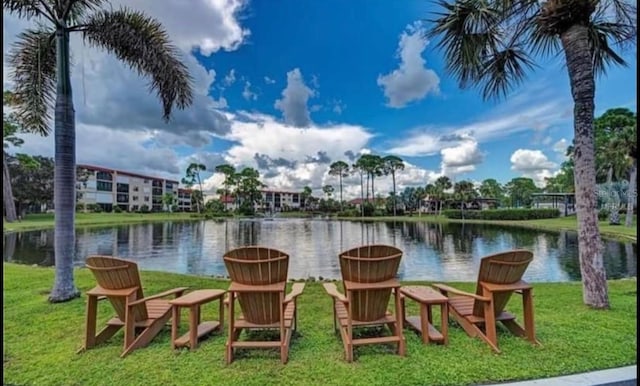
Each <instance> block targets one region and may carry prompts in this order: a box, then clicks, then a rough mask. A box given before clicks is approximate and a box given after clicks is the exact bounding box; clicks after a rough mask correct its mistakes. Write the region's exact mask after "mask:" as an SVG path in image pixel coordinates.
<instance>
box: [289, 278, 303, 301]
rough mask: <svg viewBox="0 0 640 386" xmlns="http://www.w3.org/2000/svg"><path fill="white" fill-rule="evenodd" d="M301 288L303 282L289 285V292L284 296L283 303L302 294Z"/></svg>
mask: <svg viewBox="0 0 640 386" xmlns="http://www.w3.org/2000/svg"><path fill="white" fill-rule="evenodd" d="M303 290H304V283H294V284H293V285H292V286H291V292H289V293H288V294H287V296H286V297H285V298H284V304H287V303H289V302H291V301H293V300H295V298H297V297H298V296H300V295H301V294H302V291H303Z"/></svg>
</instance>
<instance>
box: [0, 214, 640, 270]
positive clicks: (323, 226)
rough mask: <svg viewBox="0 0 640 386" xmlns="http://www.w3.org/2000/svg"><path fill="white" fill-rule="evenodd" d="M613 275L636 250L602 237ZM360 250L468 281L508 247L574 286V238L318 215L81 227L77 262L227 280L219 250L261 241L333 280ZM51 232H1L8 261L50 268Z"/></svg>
mask: <svg viewBox="0 0 640 386" xmlns="http://www.w3.org/2000/svg"><path fill="white" fill-rule="evenodd" d="M603 243H604V262H605V266H606V270H607V276H608V278H610V279H616V278H622V277H629V276H636V272H637V245H636V244H632V243H620V242H616V241H609V240H604V241H603ZM363 244H390V245H394V246H396V247H398V248H400V249H401V250H402V251H403V252H404V255H403V258H402V261H401V265H400V268H399V272H398V274H399V277H400V279H402V280H429V281H432V280H433V281H474V280H476V278H477V276H476V275H477V271H478V266H479V262H480V258H481V257H482V256H485V255H488V254H492V253H497V252H501V251H505V250H508V249H514V248H524V249H528V250H531V251H533V253H534V260H533V261H532V263H531V265H530V266H529V268H528V269H527V271H526V273H525V279H526V280H529V281H532V282H563V281H576V280H580V268H579V267H580V265H579V262H578V242H577V234H576V233H575V232H546V231H539V230H528V229H520V228H510V227H509V228H507V227H499V226H494V225H484V224H434V223H423V222H360V221H334V220H323V219H273V220H265V219H256V220H227V221H212V220H208V221H191V222H166V223H150V224H135V225H125V226H118V227H112V228H79V229H78V230H77V236H76V256H75V261H76V265H78V266H82V265H83V262H84V259H85V258H86V257H87V256H89V255H94V254H100V255H111V256H120V257H123V258H126V259H130V260H134V261H136V262H137V263H138V264H139V266H140V268H141V269H145V270H158V271H167V272H175V273H186V274H194V275H207V276H226V275H227V272H226V269H225V266H224V262H223V260H222V256H223V254H224V252H225V251H227V250H229V249H232V248H236V247H239V246H245V245H262V246H268V247H272V248H277V249H280V250H282V251H284V252H286V253H288V254H289V255H290V256H291V257H290V262H289V277H290V278H309V277H314V278H320V277H322V278H331V279H339V278H340V267H339V264H338V254H339V253H340V252H342V251H344V250H347V249H350V248H352V247H356V246H359V245H363ZM53 255H54V253H53V230H45V231H32V232H22V233H11V234H5V235H4V243H3V256H4V260H5V261H12V262H18V263H25V264H38V265H45V266H46V265H53V262H54V258H53Z"/></svg>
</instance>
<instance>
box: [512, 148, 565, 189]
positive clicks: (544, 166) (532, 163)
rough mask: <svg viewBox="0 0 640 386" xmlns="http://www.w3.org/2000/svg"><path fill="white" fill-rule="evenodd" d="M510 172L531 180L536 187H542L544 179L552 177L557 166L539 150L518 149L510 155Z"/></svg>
mask: <svg viewBox="0 0 640 386" xmlns="http://www.w3.org/2000/svg"><path fill="white" fill-rule="evenodd" d="M510 161H511V170H514V171H516V172H520V173H522V176H523V177H529V178H531V179H533V181H534V182H535V184H536V185H537V186H544V184H545V180H544V179H545V178H547V177H552V176H553V174H554V173H553V172H552V170H553V169H555V168H557V165H556V164H555V163H553V162H551V161H549V159H548V158H547V156H546V155H545V154H544V153H543V152H541V151H540V150H530V149H518V150H516V151H515V152H513V154H511V158H510Z"/></svg>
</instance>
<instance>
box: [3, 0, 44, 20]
mask: <svg viewBox="0 0 640 386" xmlns="http://www.w3.org/2000/svg"><path fill="white" fill-rule="evenodd" d="M2 7H3V9H4V11H7V12H9V13H11V14H13V15H16V16H18V17H20V18H27V19H30V18H32V17H37V16H44V15H45V13H46V9H44V8H43V5H42V3H41V2H40V1H38V0H2ZM48 16H49V17H53V15H48Z"/></svg>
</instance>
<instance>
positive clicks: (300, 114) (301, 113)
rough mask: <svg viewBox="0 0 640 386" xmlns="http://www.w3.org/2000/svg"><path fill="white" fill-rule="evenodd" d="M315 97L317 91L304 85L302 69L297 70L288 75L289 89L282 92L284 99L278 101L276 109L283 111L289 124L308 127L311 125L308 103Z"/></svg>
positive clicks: (286, 88) (275, 105)
mask: <svg viewBox="0 0 640 386" xmlns="http://www.w3.org/2000/svg"><path fill="white" fill-rule="evenodd" d="M312 79H313V77H312ZM314 96H315V91H314V90H312V89H311V88H309V87H308V86H307V85H306V84H305V83H304V79H303V78H302V73H301V72H300V69H299V68H295V69H293V70H291V71H289V72H288V73H287V87H285V88H284V90H282V99H278V100H276V102H275V104H274V107H275V108H276V109H278V110H280V111H282V115H283V116H284V121H285V122H286V123H287V124H289V125H293V126H296V127H307V126H309V125H310V124H311V115H310V113H309V108H308V106H307V102H308V101H309V98H312V97H314Z"/></svg>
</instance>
